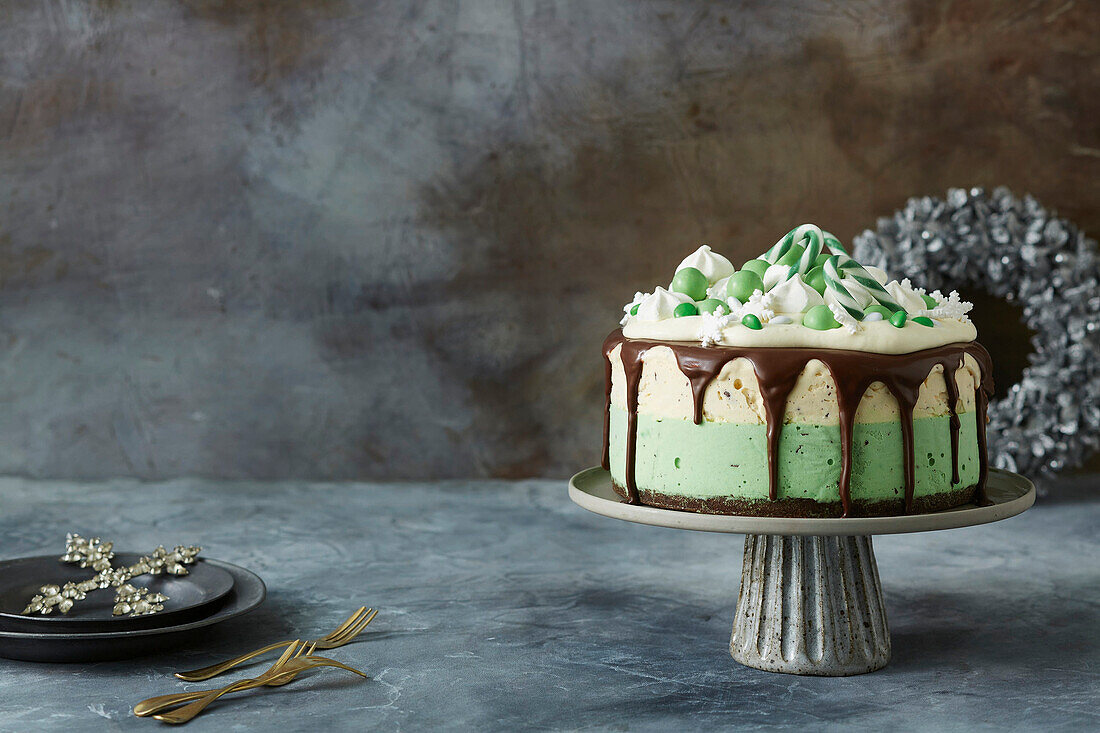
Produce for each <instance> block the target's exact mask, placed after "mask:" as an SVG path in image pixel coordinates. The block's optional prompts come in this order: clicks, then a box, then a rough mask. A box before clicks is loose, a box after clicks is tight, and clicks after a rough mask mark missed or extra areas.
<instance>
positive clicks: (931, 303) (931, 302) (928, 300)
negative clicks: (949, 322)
mask: <svg viewBox="0 0 1100 733" xmlns="http://www.w3.org/2000/svg"><path fill="white" fill-rule="evenodd" d="M920 297H921V298H922V299H923V300H924V304H925V305H926V306H927V307H928V310H932V309H933V308H935V307H937V306H938V305H939V303H937V302H936V299H935V298H933V297H932V296H931V295H922V296H920ZM914 320H916V319H914Z"/></svg>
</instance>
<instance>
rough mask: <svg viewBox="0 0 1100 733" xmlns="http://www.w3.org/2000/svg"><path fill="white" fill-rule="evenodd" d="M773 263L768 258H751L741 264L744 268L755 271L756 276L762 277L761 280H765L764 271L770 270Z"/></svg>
mask: <svg viewBox="0 0 1100 733" xmlns="http://www.w3.org/2000/svg"><path fill="white" fill-rule="evenodd" d="M769 267H771V265H770V264H769V263H768V261H767V260H749V261H748V262H746V263H745V264H743V265H741V269H742V270H748V271H749V272H755V273H756V276H757V277H759V278H760V282H761V283H763V282H764V273H765V272H767V271H768V268H769Z"/></svg>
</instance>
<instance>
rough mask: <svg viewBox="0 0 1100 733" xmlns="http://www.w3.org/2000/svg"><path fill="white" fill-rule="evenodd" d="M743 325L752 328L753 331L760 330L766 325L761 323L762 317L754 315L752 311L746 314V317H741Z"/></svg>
mask: <svg viewBox="0 0 1100 733" xmlns="http://www.w3.org/2000/svg"><path fill="white" fill-rule="evenodd" d="M741 325H742V326H744V327H745V328H751V329H752V330H753V331H759V330H760V329H762V328H763V327H764V326H763V325H762V324H761V323H760V319H759V318H757V317H756V316H754V315H753V314H752V313H747V314H745V317H744V318H742V319H741Z"/></svg>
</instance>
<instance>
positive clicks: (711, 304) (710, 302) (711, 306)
mask: <svg viewBox="0 0 1100 733" xmlns="http://www.w3.org/2000/svg"><path fill="white" fill-rule="evenodd" d="M695 305H696V306H697V307H698V308H699V312H700V313H714V312H715V311H716V310H718V309H719V308H721V309H722V312H723V313H729V310H730V309H729V306H728V305H726V304H725V303H723V302H722V301H720V300H718V298H707V299H706V300H701V301H699V302H698V303H696V304H695Z"/></svg>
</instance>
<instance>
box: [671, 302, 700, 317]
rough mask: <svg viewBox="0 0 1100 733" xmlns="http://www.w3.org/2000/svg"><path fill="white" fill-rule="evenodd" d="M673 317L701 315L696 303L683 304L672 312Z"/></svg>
mask: <svg viewBox="0 0 1100 733" xmlns="http://www.w3.org/2000/svg"><path fill="white" fill-rule="evenodd" d="M672 315H673V316H674V317H676V318H683V317H685V316H697V315H699V309H698V308H696V307H695V304H694V303H681V304H680V305H678V306H676V307H675V308H674V309H673V310H672Z"/></svg>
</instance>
